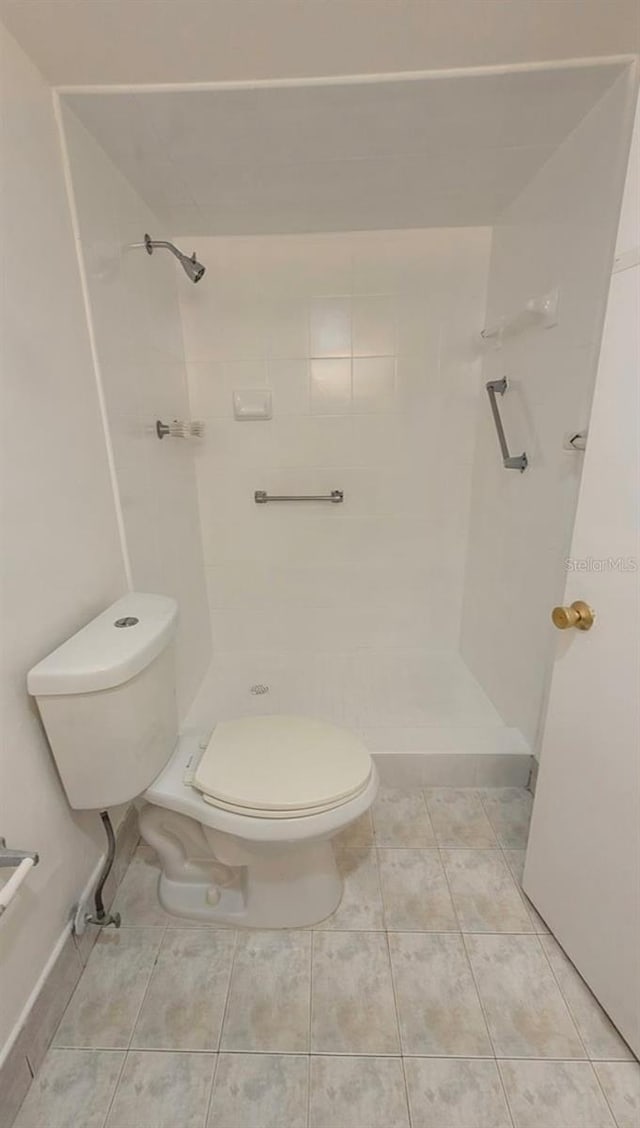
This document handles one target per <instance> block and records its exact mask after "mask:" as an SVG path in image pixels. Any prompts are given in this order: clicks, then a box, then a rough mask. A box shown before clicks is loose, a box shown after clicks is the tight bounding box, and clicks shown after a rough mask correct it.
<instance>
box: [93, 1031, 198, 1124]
mask: <svg viewBox="0 0 640 1128" xmlns="http://www.w3.org/2000/svg"><path fill="white" fill-rule="evenodd" d="M214 1066H215V1054H180V1053H154V1052H153V1051H149V1050H132V1051H131V1052H130V1053H129V1054H127V1060H126V1062H125V1064H124V1069H123V1071H122V1076H121V1078H120V1083H119V1085H118V1088H117V1090H116V1095H115V1097H114V1100H113V1104H112V1106H111V1110H110V1112H109V1116H108V1117H107V1123H106V1126H105V1128H177V1126H178V1125H179V1126H180V1128H202V1125H203V1123H204V1118H205V1116H206V1113H207V1104H208V1101H209V1093H210V1091H211V1082H212V1080H213V1070H214ZM74 1128H75V1125H74Z"/></svg>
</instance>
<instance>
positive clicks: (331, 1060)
mask: <svg viewBox="0 0 640 1128" xmlns="http://www.w3.org/2000/svg"><path fill="white" fill-rule="evenodd" d="M364 1125H366V1128H409V1115H408V1112H407V1098H406V1094H405V1085H404V1075H403V1072H402V1062H401V1060H400V1058H379V1057H313V1058H312V1059H311V1086H310V1096H309V1128H338V1126H339V1128H363V1126H364Z"/></svg>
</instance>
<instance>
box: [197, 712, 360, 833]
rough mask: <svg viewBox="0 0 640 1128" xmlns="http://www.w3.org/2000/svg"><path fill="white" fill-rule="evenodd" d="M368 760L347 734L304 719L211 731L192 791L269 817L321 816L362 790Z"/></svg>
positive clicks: (258, 720)
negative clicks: (286, 814)
mask: <svg viewBox="0 0 640 1128" xmlns="http://www.w3.org/2000/svg"><path fill="white" fill-rule="evenodd" d="M370 775H371V758H370V756H369V753H368V752H367V749H366V748H365V746H364V744H363V743H362V741H360V740H358V738H357V737H356V736H355V735H354V734H353V733H351V732H349V731H347V730H346V729H341V728H337V727H336V726H335V725H329V724H325V723H324V722H323V721H315V720H311V719H309V718H306V717H289V716H267V717H246V718H243V719H242V720H238V721H223V722H221V723H220V724H218V725H217V726H216V728H215V729H214V731H213V735H212V737H211V740H210V741H209V744H208V745H207V749H206V751H205V753H204V755H203V757H202V759H201V760H200V763H199V764H198V767H197V769H196V772H195V776H194V784H195V786H196V787H197V788H198V790H199V791H202V792H203V794H204V796H205V797H206V798H207V799H208V800H209V801H210V802H213V803H214V804H215V803H216V802H220V805H221V806H222V805H225V806H229V807H230V808H232V809H238V808H240V809H246V810H247V812H249V811H264V812H265V813H267V812H274V811H280V812H304V811H311V810H320V809H324V810H327V809H328V808H330V807H331V806H335V805H338V804H339V803H342V802H345V800H346V799H348V798H350V797H351V796H352V795H354V794H356V793H357V792H360V791H362V789H363V787H364V786H365V785H366V783H367V781H368V780H369V777H370Z"/></svg>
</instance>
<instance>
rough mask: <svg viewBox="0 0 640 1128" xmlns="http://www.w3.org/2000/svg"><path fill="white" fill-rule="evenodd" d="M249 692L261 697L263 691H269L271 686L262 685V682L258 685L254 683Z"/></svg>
mask: <svg viewBox="0 0 640 1128" xmlns="http://www.w3.org/2000/svg"><path fill="white" fill-rule="evenodd" d="M249 692H250V693H252V694H253V695H254V697H260V696H261V695H262V694H263V693H268V692H269V686H268V685H260V683H258V684H257V685H252V686H251V689H250V690H249Z"/></svg>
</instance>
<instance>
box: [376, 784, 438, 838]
mask: <svg viewBox="0 0 640 1128" xmlns="http://www.w3.org/2000/svg"><path fill="white" fill-rule="evenodd" d="M373 827H374V831H375V839H376V843H377V845H378V846H436V845H437V843H436V838H435V835H434V833H433V827H432V826H431V821H430V819H429V815H428V814H427V806H426V803H425V801H424V798H423V795H422V792H420V791H399V790H396V789H394V788H391V787H385V788H380V792H379V794H378V798H377V799H376V801H375V803H374V805H373Z"/></svg>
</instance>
